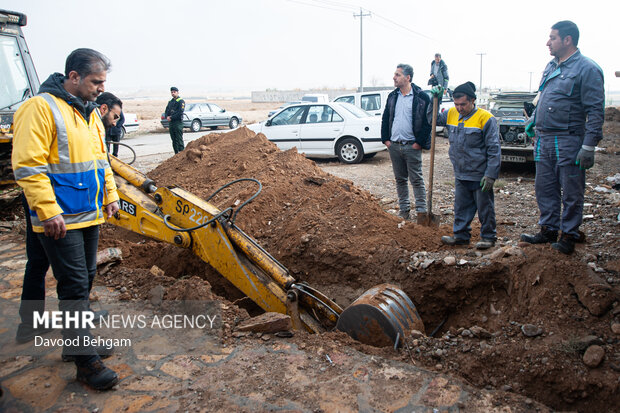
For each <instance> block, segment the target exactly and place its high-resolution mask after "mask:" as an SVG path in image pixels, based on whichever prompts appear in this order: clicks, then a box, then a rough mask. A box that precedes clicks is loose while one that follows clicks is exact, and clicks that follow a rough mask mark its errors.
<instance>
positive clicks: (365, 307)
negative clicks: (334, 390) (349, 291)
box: [108, 155, 424, 347]
mask: <svg viewBox="0 0 620 413" xmlns="http://www.w3.org/2000/svg"><path fill="white" fill-rule="evenodd" d="M110 164H111V166H112V170H113V171H114V176H115V180H116V185H117V187H118V192H119V196H120V201H119V206H120V210H119V211H118V212H117V213H116V215H115V216H114V217H112V218H110V219H109V220H108V222H109V223H111V224H114V225H117V226H119V227H123V228H126V229H128V230H130V231H133V232H136V233H138V234H142V235H145V236H148V237H150V238H153V239H156V240H159V241H163V242H168V243H170V244H174V245H176V246H178V247H181V248H188V249H191V250H192V252H193V253H194V254H196V255H197V256H198V257H200V258H201V259H202V260H203V261H205V262H207V263H209V264H210V265H211V266H212V267H213V268H214V269H215V270H217V271H218V272H219V273H220V274H221V275H222V276H223V277H225V278H226V279H228V280H229V281H230V282H231V283H233V284H234V285H235V286H236V287H237V288H238V289H239V290H241V291H242V292H243V293H244V294H246V295H247V296H248V297H249V298H250V299H251V300H252V301H254V302H255V303H256V304H257V305H258V306H260V307H261V308H262V309H263V310H265V311H270V312H278V313H283V314H288V315H290V317H291V320H292V324H293V328H295V329H297V330H307V331H311V332H316V333H318V332H324V331H330V330H333V329H334V328H336V329H339V330H341V331H344V332H346V333H348V334H349V335H350V336H351V337H353V338H354V339H356V340H359V341H361V342H363V343H367V344H372V345H376V346H387V345H393V346H394V347H397V346H399V345H400V344H401V343H402V342H403V341H404V338H405V337H406V336H408V335H409V334H410V332H411V330H419V331H422V332H423V331H424V325H423V323H422V320H421V319H420V316H419V315H418V313H417V311H416V309H415V306H414V304H413V302H411V300H410V299H409V298H408V297H407V295H406V294H405V293H404V292H403V291H401V290H400V289H398V288H397V287H395V286H393V285H389V284H382V285H379V286H377V287H374V288H372V289H370V290H368V291H367V292H366V293H364V294H363V295H362V296H361V297H359V298H358V299H357V300H355V301H354V302H353V303H352V304H351V305H350V306H349V307H347V308H346V309H345V310H342V308H340V306H338V305H337V304H336V303H335V302H333V301H332V300H331V299H330V298H328V297H327V296H325V294H322V293H321V292H320V291H317V290H316V289H314V288H312V287H311V286H309V285H308V284H306V283H303V282H298V281H297V280H295V279H294V278H293V277H292V276H291V275H290V273H289V271H288V270H287V269H286V268H285V267H284V266H283V265H282V264H281V263H279V262H278V261H277V260H276V259H275V258H274V257H272V256H271V255H270V254H269V253H268V252H267V251H265V250H264V249H263V248H261V246H260V245H258V243H257V242H256V241H255V240H253V239H252V238H251V237H249V236H248V235H247V234H245V233H244V232H243V231H242V230H241V229H240V228H239V227H237V226H236V225H235V218H236V217H237V214H238V213H239V212H240V211H241V210H242V208H243V207H244V206H245V205H247V204H248V203H249V202H251V201H252V199H254V198H255V197H256V196H257V195H258V193H259V192H260V188H261V184H260V182H258V181H257V180H255V179H251V178H243V179H239V180H236V181H233V182H231V183H229V184H227V185H225V186H223V187H222V188H220V189H218V190H217V191H215V193H213V194H212V195H211V196H210V197H208V198H207V199H206V200H203V199H200V198H198V197H197V196H195V195H192V194H191V193H189V192H187V191H185V190H183V189H181V188H179V187H166V188H158V187H156V186H155V182H153V181H152V180H151V179H149V178H148V177H147V176H146V175H144V174H143V173H141V172H140V171H138V170H136V169H135V168H133V167H132V166H131V165H129V164H127V163H124V162H122V161H121V160H119V159H117V158H115V157H114V156H112V155H110ZM243 181H251V182H252V183H253V184H255V185H257V187H258V190H257V192H256V194H254V195H253V196H252V197H250V198H249V199H248V200H246V201H245V202H244V203H242V204H240V205H239V206H238V207H237V208H236V209H234V210H233V209H232V208H227V209H225V210H223V211H220V210H219V209H218V208H216V207H215V206H214V205H213V204H211V203H210V202H209V200H210V199H212V198H213V197H214V196H215V195H216V194H217V193H218V192H219V191H221V190H222V189H224V188H226V187H228V186H230V185H235V184H237V183H239V182H243Z"/></svg>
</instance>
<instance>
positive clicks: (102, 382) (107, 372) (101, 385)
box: [76, 359, 118, 390]
mask: <svg viewBox="0 0 620 413" xmlns="http://www.w3.org/2000/svg"><path fill="white" fill-rule="evenodd" d="M76 379H77V380H78V381H81V382H83V383H86V384H88V385H89V386H90V387H92V388H93V389H95V390H107V389H109V388H111V387H112V386H114V385H115V384H116V383H118V375H117V374H116V372H115V371H114V370H112V369H109V368H107V367H106V366H105V364H103V361H101V360H99V359H97V360H95V361H92V362H90V363H88V364H85V365H83V366H77V375H76Z"/></svg>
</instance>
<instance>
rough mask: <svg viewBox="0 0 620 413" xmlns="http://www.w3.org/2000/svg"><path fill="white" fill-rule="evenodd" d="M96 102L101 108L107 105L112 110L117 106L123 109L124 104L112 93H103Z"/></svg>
mask: <svg viewBox="0 0 620 413" xmlns="http://www.w3.org/2000/svg"><path fill="white" fill-rule="evenodd" d="M96 102H97V104H98V105H99V106H101V105H107V106H108V108H110V109H112V108H113V107H114V106H116V105H118V106H120V108H121V109H123V102H122V101H121V100H120V99H119V98H117V97H116V96H114V95H113V94H112V93H110V92H103V93H102V94H100V95H99V96H97V100H96Z"/></svg>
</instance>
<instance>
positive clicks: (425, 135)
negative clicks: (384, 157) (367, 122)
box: [381, 63, 431, 219]
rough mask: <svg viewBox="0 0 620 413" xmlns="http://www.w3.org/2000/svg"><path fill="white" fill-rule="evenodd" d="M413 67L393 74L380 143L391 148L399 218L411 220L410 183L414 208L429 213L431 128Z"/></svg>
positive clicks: (425, 100) (402, 67)
mask: <svg viewBox="0 0 620 413" xmlns="http://www.w3.org/2000/svg"><path fill="white" fill-rule="evenodd" d="M412 78H413V68H412V67H411V66H410V65H407V64H403V63H401V64H399V65H398V66H396V71H395V72H394V86H395V87H396V89H395V90H394V91H393V92H392V93H390V94H389V95H388V98H387V102H386V105H385V110H384V111H383V118H382V121H381V141H382V142H383V143H384V144H385V146H387V147H388V151H389V153H390V159H391V160H392V169H393V170H394V177H395V178H396V193H397V194H398V207H399V209H400V211H399V213H398V216H399V217H401V218H403V219H409V218H410V216H409V213H410V209H411V202H410V201H409V186H408V182H407V181H408V180H410V181H411V186H412V187H413V193H414V195H415V209H416V212H418V213H426V189H425V188H424V176H423V175H422V149H429V148H430V142H431V139H430V132H431V125H430V124H429V123H428V119H427V117H426V112H427V110H428V105H429V103H430V99H429V97H428V95H427V94H426V93H424V91H422V89H420V87H418V86H417V85H415V84H414V83H412V82H411V79H412Z"/></svg>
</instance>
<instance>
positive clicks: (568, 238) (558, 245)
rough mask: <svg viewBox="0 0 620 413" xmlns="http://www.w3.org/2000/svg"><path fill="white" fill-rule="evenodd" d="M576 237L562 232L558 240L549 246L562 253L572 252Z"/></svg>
mask: <svg viewBox="0 0 620 413" xmlns="http://www.w3.org/2000/svg"><path fill="white" fill-rule="evenodd" d="M575 241H576V238H575V237H573V236H572V235H568V234H562V236H561V237H560V240H559V241H558V242H554V243H553V244H551V248H553V249H554V250H558V251H560V252H561V253H562V254H566V255H569V254H572V253H573V251H575Z"/></svg>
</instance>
